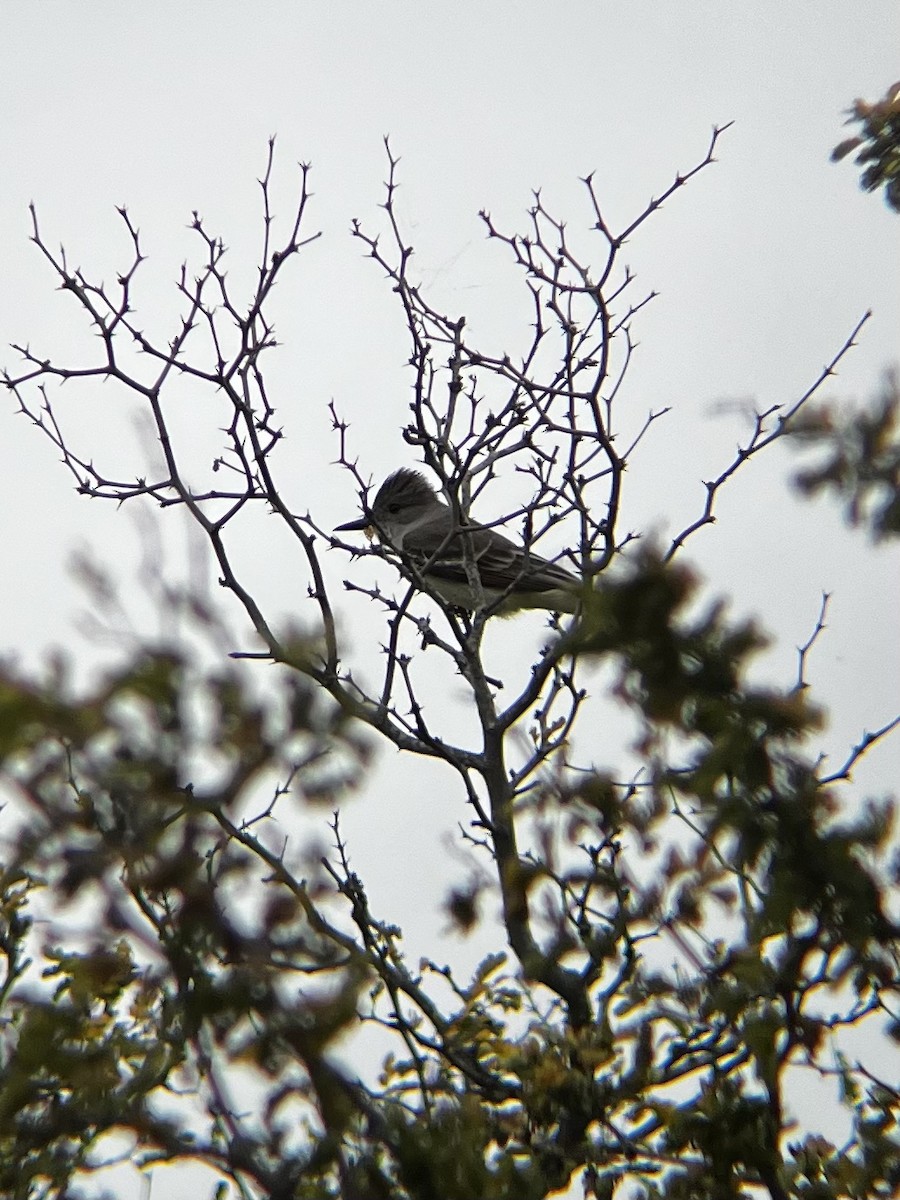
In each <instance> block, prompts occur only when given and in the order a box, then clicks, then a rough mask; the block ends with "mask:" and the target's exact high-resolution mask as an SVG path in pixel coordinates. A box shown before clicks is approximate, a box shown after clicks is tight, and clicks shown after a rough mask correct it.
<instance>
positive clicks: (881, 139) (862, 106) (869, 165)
mask: <svg viewBox="0 0 900 1200" xmlns="http://www.w3.org/2000/svg"><path fill="white" fill-rule="evenodd" d="M847 124H848V125H858V126H859V133H857V134H855V135H854V136H853V137H850V138H846V139H845V140H844V141H843V142H840V143H839V144H838V145H837V146H835V148H834V150H833V151H832V153H831V157H832V159H833V160H834V161H835V162H838V161H839V160H840V159H842V158H846V156H847V155H848V154H852V153H853V151H854V150H857V151H859V152H858V154H857V155H856V162H857V163H859V164H860V166H865V170H864V171H863V173H862V176H861V178H860V181H859V182H860V187H863V188H865V190H866V191H867V192H874V191H877V190H878V188H882V187H883V188H884V198H885V200H886V202H887V203H888V205H889V206H890V207H891V208H892V209H893V210H894V211H895V212H900V83H895V84H892V85H891V87H889V88H888V90H887V91H886V92H885V94H884V96H882V98H881V99H880V100H876V101H875V102H874V103H870V102H869V101H867V100H854V102H853V106H852V108H851V109H850V115H849V117H848V118H847Z"/></svg>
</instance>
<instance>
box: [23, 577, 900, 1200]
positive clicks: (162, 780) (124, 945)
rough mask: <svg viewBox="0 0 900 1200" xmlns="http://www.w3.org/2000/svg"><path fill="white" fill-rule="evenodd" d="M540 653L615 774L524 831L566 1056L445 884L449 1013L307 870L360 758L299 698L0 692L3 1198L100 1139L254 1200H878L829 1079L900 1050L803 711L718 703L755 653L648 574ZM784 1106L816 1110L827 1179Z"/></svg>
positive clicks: (882, 876)
mask: <svg viewBox="0 0 900 1200" xmlns="http://www.w3.org/2000/svg"><path fill="white" fill-rule="evenodd" d="M570 636H571V637H572V645H571V650H572V652H573V654H575V655H576V656H578V657H582V658H584V659H592V660H596V661H599V660H607V661H609V662H610V663H612V664H615V665H616V670H617V675H618V682H617V684H616V690H617V692H618V695H619V696H620V698H621V701H622V702H623V703H625V704H627V705H629V706H630V707H631V708H632V709H633V710H634V712H635V714H636V715H637V717H638V720H639V725H640V734H639V747H640V752H641V755H642V757H643V761H644V762H645V764H646V765H645V771H644V773H643V774H644V777H643V779H639V780H634V781H633V782H631V783H621V782H616V781H615V780H614V779H613V778H612V777H608V776H603V775H599V774H595V773H588V774H585V773H583V772H582V773H568V772H565V771H558V772H555V773H551V774H549V775H548V776H547V777H546V779H545V781H544V783H543V784H542V786H541V788H540V789H535V791H534V794H533V796H532V798H531V800H530V803H529V807H528V809H527V811H523V813H522V814H521V819H522V820H523V821H525V820H530V821H533V822H534V824H535V827H536V828H537V829H538V830H539V829H540V827H541V824H542V822H544V823H546V824H547V826H548V827H552V828H553V829H554V830H555V831H557V832H559V831H562V832H563V834H564V839H565V842H566V845H567V848H566V851H565V854H564V855H563V856H562V857H561V858H560V857H559V856H554V855H552V854H551V853H549V851H548V852H546V853H541V852H540V850H538V849H535V850H532V851H529V852H528V854H527V855H525V856H524V857H523V859H522V873H523V887H524V889H525V890H526V892H527V894H528V896H529V898H530V899H531V901H532V902H533V903H534V906H535V909H536V910H539V911H540V912H542V913H543V914H544V915H543V917H542V918H541V920H542V921H543V923H544V926H545V930H546V933H547V939H546V941H547V943H548V944H549V945H550V946H551V947H552V949H551V950H549V951H548V953H549V954H550V955H552V956H553V957H554V959H555V960H556V961H557V962H559V963H563V962H564V963H565V964H566V965H567V966H568V967H569V968H570V969H571V970H572V971H573V972H575V973H576V974H577V976H578V978H579V979H580V980H581V984H582V986H583V988H584V991H585V993H586V995H587V998H588V1000H589V1005H590V1012H591V1014H592V1019H591V1020H590V1021H589V1022H588V1023H587V1024H586V1025H578V1024H576V1023H574V1022H573V1021H572V1020H571V1019H570V1017H569V1016H568V1015H567V1012H568V1010H567V1009H565V1008H563V1007H561V1006H560V1004H559V1001H558V999H557V998H555V997H554V996H553V995H552V994H551V993H550V992H549V991H548V990H547V989H546V988H545V987H543V986H542V985H540V984H537V983H535V982H534V981H533V980H530V979H529V978H528V977H526V976H525V975H523V974H522V973H521V972H519V971H516V970H514V969H513V968H512V966H511V964H510V963H509V961H508V959H507V955H506V953H505V948H504V943H505V934H504V932H503V930H502V929H500V928H495V929H494V931H493V934H491V932H490V927H489V926H488V927H485V926H484V925H483V924H482V921H481V917H480V912H481V909H482V907H484V906H483V905H481V904H480V899H481V896H482V893H483V892H485V891H487V892H491V890H492V885H491V884H490V883H489V882H488V883H481V884H479V885H478V886H475V885H473V884H472V883H471V882H461V881H458V882H457V883H455V884H453V885H452V890H451V893H450V898H449V900H448V907H447V911H448V913H449V914H450V917H451V919H453V920H455V921H456V923H457V927H458V928H459V929H460V930H462V931H466V932H468V931H470V930H472V929H475V928H478V929H479V930H480V935H481V936H492V937H493V938H494V939H495V949H494V950H493V951H492V952H490V953H489V954H488V955H487V956H486V957H485V958H484V960H483V962H482V963H481V965H480V966H479V968H478V969H477V970H476V971H475V972H474V974H473V976H472V977H471V978H470V979H468V980H466V979H460V978H457V977H456V976H455V975H454V974H453V972H452V970H451V968H450V967H447V966H444V965H438V963H437V962H435V961H429V960H424V961H422V962H419V963H418V964H416V965H415V966H413V965H411V964H409V963H408V962H407V960H406V958H405V956H404V953H403V939H402V930H401V929H400V927H399V926H398V925H396V924H395V923H394V922H392V921H385V920H383V919H381V918H379V917H378V916H376V915H375V914H374V913H373V912H372V911H371V909H370V907H369V902H368V898H367V895H366V891H365V888H364V885H363V883H362V881H361V880H360V879H359V878H358V877H357V876H356V875H355V873H354V872H353V871H352V870H351V869H350V867H349V865H348V860H347V858H346V855H345V851H344V847H343V843H342V841H341V836H340V831H339V826H338V824H337V820H336V819H334V821H333V823H332V829H333V832H334V834H335V840H334V845H333V848H332V850H331V851H330V853H329V854H328V856H327V858H326V859H324V860H323V855H322V852H321V850H320V849H319V847H318V846H317V843H316V838H315V836H314V835H313V834H312V833H310V834H309V835H308V837H307V840H306V841H305V842H304V841H303V839H302V838H298V836H297V834H296V832H291V834H290V837H289V838H287V837H286V836H285V834H286V831H288V830H292V831H296V820H297V818H299V817H300V816H301V815H302V814H304V813H305V814H307V815H309V814H312V816H313V818H314V820H313V826H315V825H318V824H324V823H325V822H326V821H327V817H326V816H325V814H324V813H323V811H322V809H321V807H320V806H321V805H322V804H325V805H326V806H328V808H336V807H337V806H338V805H339V804H340V803H341V802H342V801H343V800H344V799H345V798H346V797H347V795H348V794H349V793H350V792H351V791H352V790H353V789H354V788H355V787H356V786H357V785H358V783H359V780H360V772H361V770H362V768H363V767H364V764H365V761H366V749H365V746H364V745H363V744H361V743H360V742H359V740H358V736H357V734H356V733H355V732H354V729H355V726H354V724H353V723H351V722H348V721H347V720H346V719H345V718H344V717H343V716H342V715H341V714H340V713H339V711H338V710H337V708H336V706H334V705H333V704H332V703H331V702H330V701H329V700H328V699H327V698H326V697H324V696H320V695H317V694H316V690H315V685H314V684H312V683H310V682H309V681H307V680H305V679H304V678H303V677H302V676H300V675H299V674H296V673H291V672H288V671H285V672H284V673H283V676H282V677H281V678H280V679H279V682H278V686H277V687H273V686H271V685H269V686H268V687H267V691H266V695H265V698H264V700H262V701H261V700H259V699H258V698H256V699H255V698H254V697H253V696H252V695H251V694H250V693H249V692H248V691H247V689H246V687H245V684H244V682H243V681H242V677H241V675H240V674H239V673H238V672H237V670H234V671H232V672H225V673H221V672H220V673H214V674H210V673H204V672H203V671H201V670H200V668H199V667H198V666H197V665H196V664H195V663H192V662H191V661H190V659H189V658H188V657H186V656H185V655H184V654H182V653H175V652H171V651H152V650H150V649H149V648H148V649H146V650H145V651H144V652H142V653H140V654H139V655H138V656H137V657H136V658H135V659H134V660H133V661H132V662H130V663H128V664H126V665H125V666H123V667H122V669H120V670H119V671H118V672H117V673H115V674H114V675H113V676H112V677H110V678H109V679H108V680H107V681H106V682H105V683H104V684H103V685H102V686H100V687H98V688H96V689H95V690H94V691H93V692H92V693H91V694H89V695H86V696H82V697H80V698H74V697H72V696H71V695H69V689H68V686H67V684H66V682H65V679H64V677H63V676H62V675H61V674H60V673H57V675H56V676H55V677H54V678H51V679H50V680H48V681H46V682H44V683H43V684H38V683H36V682H35V681H33V680H26V679H22V678H20V677H17V676H16V675H15V674H14V673H13V672H11V671H10V670H5V671H4V672H3V674H2V676H0V731H2V732H0V769H2V776H0V778H2V781H3V790H4V793H5V796H6V801H7V803H6V808H5V810H4V812H3V833H4V850H3V871H2V876H0V955H2V969H3V975H2V982H0V1019H2V1039H0V1063H2V1069H0V1194H2V1195H4V1196H10V1197H16V1198H22V1200H35V1198H37V1197H64V1196H65V1197H69V1196H74V1195H76V1194H81V1193H80V1192H79V1191H78V1187H80V1186H83V1185H84V1183H85V1178H86V1176H87V1175H88V1174H89V1173H90V1172H91V1171H92V1170H95V1169H96V1168H97V1166H99V1165H100V1164H102V1163H103V1162H104V1161H107V1160H108V1159H110V1158H113V1159H114V1158H115V1157H116V1155H121V1153H122V1151H121V1146H119V1147H118V1149H116V1150H115V1151H113V1150H112V1149H109V1145H110V1143H109V1142H108V1141H107V1140H106V1139H108V1135H110V1134H112V1133H118V1134H120V1135H125V1136H126V1137H127V1139H128V1146H129V1149H128V1151H127V1157H130V1158H131V1160H132V1161H133V1162H135V1163H139V1164H145V1165H146V1166H148V1167H149V1166H152V1165H153V1164H154V1163H156V1162H161V1161H164V1162H172V1161H177V1160H179V1159H184V1160H185V1161H201V1162H203V1163H205V1164H207V1165H208V1166H209V1167H210V1168H212V1169H213V1170H214V1171H215V1172H217V1173H218V1175H219V1176H220V1178H221V1179H222V1180H223V1181H227V1182H226V1183H225V1185H224V1186H225V1188H226V1189H227V1190H226V1191H222V1192H220V1194H221V1195H226V1194H232V1195H236V1196H248V1197H253V1196H256V1197H273V1198H276V1200H287V1198H288V1197H294V1198H301V1197H302V1198H308V1200H312V1198H322V1200H324V1198H326V1197H338V1196H340V1197H343V1198H345V1200H369V1198H371V1200H377V1198H390V1200H395V1198H396V1200H412V1198H416V1200H434V1197H437V1196H440V1197H442V1198H443V1200H472V1198H473V1197H479V1198H485V1200H489V1198H491V1197H495V1198H497V1200H500V1198H504V1197H509V1196H516V1197H523V1198H526V1200H528V1198H532V1197H533V1198H535V1200H537V1198H539V1197H544V1196H548V1195H550V1194H553V1193H554V1192H558V1191H559V1189H563V1188H565V1187H566V1186H567V1185H569V1183H570V1181H571V1182H575V1183H576V1184H577V1181H579V1180H580V1181H581V1185H582V1187H583V1189H584V1194H585V1195H587V1196H594V1197H612V1196H613V1195H618V1196H623V1197H624V1196H628V1197H644V1198H646V1200H651V1198H653V1200H662V1198H666V1200H680V1198H687V1197H693V1198H704V1197H708V1198H710V1200H719V1198H724V1197H737V1196H741V1195H747V1194H749V1193H748V1192H747V1190H746V1189H747V1188H749V1187H757V1188H762V1189H763V1190H764V1191H765V1192H767V1194H768V1195H770V1196H772V1197H776V1198H780V1197H798V1198H799V1197H805V1198H808V1200H811V1198H815V1200H828V1198H832V1197H835V1198H836V1197H853V1198H856V1200H862V1198H863V1197H879V1196H881V1197H888V1196H892V1195H896V1192H897V1188H898V1187H900V1092H898V1090H897V1088H896V1086H895V1076H892V1075H891V1072H890V1070H889V1068H888V1067H884V1074H885V1075H886V1076H887V1078H882V1077H880V1075H879V1071H878V1069H877V1068H878V1067H879V1062H878V1058H879V1056H878V1053H877V1052H876V1054H875V1055H874V1058H875V1062H874V1064H873V1063H869V1064H868V1065H866V1064H864V1063H863V1062H861V1061H857V1060H856V1059H855V1058H851V1057H850V1056H849V1055H845V1054H844V1053H843V1051H842V1050H841V1049H840V1038H841V1033H842V1031H843V1030H845V1029H848V1028H852V1027H857V1026H863V1025H866V1026H868V1027H869V1028H870V1029H871V1030H872V1035H873V1037H874V1039H875V1041H876V1045H877V1044H882V1045H885V1046H887V1045H888V1044H889V1037H890V1036H894V1037H896V1033H897V1029H898V1027H900V1025H898V1018H897V1003H898V999H900V978H898V977H900V929H898V926H897V923H896V912H897V887H898V867H897V862H898V859H897V842H896V837H895V832H894V828H893V817H894V809H893V804H892V803H890V802H888V801H878V802H875V801H869V802H866V803H864V804H859V803H856V802H854V803H848V802H847V797H846V796H845V795H844V792H845V789H846V786H847V785H846V778H845V777H846V776H849V774H850V771H849V769H847V770H846V771H844V772H837V773H835V774H833V775H832V776H826V775H824V774H823V773H822V766H821V764H820V763H819V762H818V761H817V760H816V758H815V756H814V755H810V754H809V753H808V751H807V750H806V747H807V745H808V743H809V741H810V739H811V738H812V736H813V735H814V733H815V731H816V729H817V728H818V725H819V714H818V712H817V711H816V709H815V708H814V707H813V705H812V703H811V701H810V699H809V697H808V690H807V689H805V688H799V687H795V688H791V689H789V690H786V691H778V690H777V689H773V688H761V687H758V686H755V685H751V684H750V683H748V681H747V668H748V664H749V662H750V661H751V660H752V656H753V655H754V654H755V653H756V652H757V651H758V650H759V648H760V647H761V646H762V645H763V644H764V640H765V639H764V638H763V637H762V635H761V634H760V632H759V631H758V630H756V629H755V628H754V627H753V626H752V625H749V624H746V623H745V624H739V625H733V624H730V623H729V622H728V620H727V618H726V615H725V613H724V610H723V608H722V607H721V606H720V605H712V606H710V607H709V608H707V609H706V610H705V611H698V601H697V592H696V582H695V580H694V579H693V578H692V576H691V574H690V572H689V571H687V570H686V569H684V568H683V567H679V568H676V567H672V566H664V565H663V564H662V563H661V562H660V561H659V560H658V559H656V558H655V557H654V556H653V555H651V554H645V555H644V557H643V559H642V560H641V561H640V562H637V563H636V564H635V566H634V567H633V569H632V570H631V572H630V574H628V575H623V576H621V577H620V578H619V579H618V580H616V581H614V582H612V583H611V584H610V585H609V587H608V588H607V589H605V590H604V591H603V592H602V593H601V594H600V595H598V597H597V599H596V607H592V608H591V610H590V611H589V612H588V613H587V614H586V615H585V619H584V621H583V623H582V625H581V627H580V629H579V630H578V631H577V632H575V633H574V634H572V635H570ZM542 844H543V843H542V842H541V839H540V837H538V838H537V840H536V845H537V846H538V847H539V846H541V845H542ZM892 854H893V855H894V861H893V865H892V862H891V855H892ZM398 883H400V886H402V882H400V881H398ZM493 886H496V885H493ZM415 902H416V901H415V897H412V896H410V897H408V898H407V900H406V901H404V902H402V903H401V910H402V908H403V906H404V904H413V903H415ZM441 957H442V956H441ZM448 985H449V986H448ZM361 1022H362V1024H363V1025H364V1026H365V1025H367V1024H374V1025H376V1026H377V1027H378V1028H379V1029H380V1030H381V1031H382V1034H383V1035H384V1034H387V1035H389V1036H390V1037H391V1038H392V1039H393V1041H394V1043H395V1047H394V1049H393V1050H392V1051H391V1052H390V1053H389V1054H388V1056H387V1058H386V1059H385V1060H384V1062H383V1065H382V1070H381V1073H380V1075H378V1076H377V1077H376V1076H375V1074H374V1072H372V1073H370V1074H369V1076H368V1077H367V1076H366V1072H365V1071H360V1072H359V1075H357V1074H355V1073H351V1072H350V1071H349V1070H348V1067H347V1054H346V1045H347V1037H348V1035H349V1034H350V1032H351V1031H354V1030H356V1033H355V1037H356V1038H359V1037H360V1036H361V1035H360V1033H359V1026H360V1023H361ZM351 1044H352V1043H351ZM359 1044H360V1045H361V1046H364V1045H365V1039H364V1038H363V1041H362V1042H361V1043H359ZM792 1073H795V1074H796V1073H805V1074H806V1075H808V1077H809V1078H810V1079H811V1080H814V1081H815V1082H816V1084H817V1086H819V1087H822V1088H824V1089H825V1092H826V1093H827V1094H829V1095H830V1096H831V1097H832V1098H833V1099H835V1100H839V1101H840V1103H842V1104H843V1106H844V1108H845V1110H846V1114H847V1130H848V1133H847V1137H846V1139H845V1140H843V1141H842V1142H841V1144H840V1146H836V1145H834V1144H832V1142H830V1141H828V1140H826V1138H825V1137H823V1136H822V1133H821V1132H820V1131H819V1130H818V1129H817V1128H816V1120H815V1110H813V1112H812V1113H806V1114H804V1115H803V1120H802V1123H801V1124H800V1125H798V1124H797V1123H796V1122H795V1119H794V1118H795V1116H796V1114H794V1113H793V1112H792V1111H791V1109H790V1108H789V1106H788V1103H787V1100H786V1098H785V1083H786V1080H787V1079H788V1077H789V1076H790V1075H791V1074H792ZM892 1080H893V1081H892ZM79 1180H80V1181H81V1183H80V1184H79Z"/></svg>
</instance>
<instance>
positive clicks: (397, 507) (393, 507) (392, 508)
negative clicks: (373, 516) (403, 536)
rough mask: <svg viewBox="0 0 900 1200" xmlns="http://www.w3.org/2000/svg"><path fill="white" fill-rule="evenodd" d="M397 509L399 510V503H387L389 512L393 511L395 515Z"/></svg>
mask: <svg viewBox="0 0 900 1200" xmlns="http://www.w3.org/2000/svg"><path fill="white" fill-rule="evenodd" d="M399 511H400V505H399V504H389V505H388V512H389V513H394V514H395V515H396V514H397V513H398V512H399Z"/></svg>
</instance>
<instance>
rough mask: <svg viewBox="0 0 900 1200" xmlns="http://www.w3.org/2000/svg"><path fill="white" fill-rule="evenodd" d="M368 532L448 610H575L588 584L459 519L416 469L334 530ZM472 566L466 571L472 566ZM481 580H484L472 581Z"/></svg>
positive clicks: (393, 480)
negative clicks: (402, 561) (404, 562)
mask: <svg viewBox="0 0 900 1200" xmlns="http://www.w3.org/2000/svg"><path fill="white" fill-rule="evenodd" d="M351 531H364V532H365V533H366V535H367V537H369V538H370V539H371V538H372V537H374V536H375V535H376V534H377V535H378V538H379V540H380V541H381V542H382V544H385V545H387V546H389V547H390V548H391V549H393V550H396V551H397V552H398V553H399V554H400V555H401V557H402V558H403V559H406V560H407V561H408V562H409V564H410V565H411V566H412V567H413V568H414V574H418V575H419V576H420V577H421V578H422V580H424V582H425V584H426V585H427V587H428V589H429V590H430V591H432V592H434V593H436V594H437V595H438V596H439V597H440V598H441V599H442V600H443V601H444V602H445V603H446V604H447V605H449V606H450V607H451V608H458V609H463V610H464V611H466V612H468V613H473V612H476V611H477V610H479V609H484V610H486V611H487V613H488V615H489V616H494V615H498V616H510V615H512V614H513V613H516V612H520V611H522V610H524V609H534V608H543V609H547V610H548V611H550V612H559V613H576V612H577V611H578V609H579V607H580V604H581V599H582V596H583V594H584V590H585V585H584V584H583V583H582V581H581V580H580V579H579V578H578V577H577V576H575V575H573V574H572V572H571V571H567V570H566V569H565V568H564V567H561V566H559V565H558V564H557V563H554V562H550V561H549V560H548V559H546V558H542V557H541V556H540V555H539V554H535V552H534V551H533V550H531V549H530V547H527V546H525V545H523V544H519V543H516V542H513V541H511V540H510V539H509V538H508V537H504V535H503V534H502V533H497V531H496V530H494V529H489V528H487V527H486V526H484V525H481V524H480V523H479V522H478V521H473V520H468V521H467V522H466V523H465V524H463V525H461V524H459V522H457V521H456V519H455V518H454V515H453V512H452V510H451V509H450V508H449V507H448V505H446V504H445V503H444V502H443V500H441V498H440V497H439V496H438V494H437V493H436V492H435V490H434V488H433V487H432V486H431V484H430V483H429V482H428V481H427V479H425V477H424V476H423V475H422V474H421V473H420V472H419V471H413V470H410V469H408V468H405V467H403V468H401V469H400V470H399V471H395V472H394V473H393V475H389V476H388V478H387V479H386V480H385V481H384V483H383V484H382V485H381V487H380V488H379V489H378V493H377V494H376V496H375V499H374V501H373V502H372V504H371V506H368V505H367V506H366V508H365V512H364V515H363V516H362V517H360V518H359V519H358V520H356V521H348V522H347V523H346V524H345V525H338V526H337V527H336V529H335V533H349V532H351ZM467 568H468V569H467ZM476 578H477V580H478V583H479V585H480V586H473V584H474V582H475V579H476Z"/></svg>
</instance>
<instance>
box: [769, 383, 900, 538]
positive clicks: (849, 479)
mask: <svg viewBox="0 0 900 1200" xmlns="http://www.w3.org/2000/svg"><path fill="white" fill-rule="evenodd" d="M788 435H789V436H790V437H792V438H793V439H794V440H795V441H796V442H798V443H799V444H800V445H801V447H803V448H807V447H811V448H814V449H816V450H820V451H822V452H823V456H822V458H821V459H820V461H819V462H817V463H816V464H815V465H813V466H810V467H806V468H804V469H803V470H802V471H799V472H798V473H797V475H796V476H795V477H794V482H795V483H796V485H797V487H799V488H800V490H801V491H802V492H803V493H804V494H805V495H807V496H815V495H817V494H819V493H820V492H826V493H827V492H832V493H834V494H835V495H836V496H837V497H838V498H839V499H840V500H842V501H843V504H844V511H845V513H846V517H847V520H848V521H849V522H850V524H851V525H854V526H858V525H862V526H864V527H866V528H868V529H869V531H870V532H871V534H872V536H873V537H874V538H875V539H876V540H881V539H884V538H891V537H896V536H897V535H898V534H900V384H898V378H897V373H896V371H890V372H888V373H887V374H886V375H885V378H884V382H883V384H882V388H881V391H880V393H879V395H877V396H876V397H875V398H874V399H873V401H872V402H871V403H870V404H869V405H868V406H866V407H865V408H861V409H856V410H854V409H848V408H847V407H846V406H845V405H842V404H840V403H837V402H831V403H826V404H819V405H810V406H808V407H806V408H804V409H802V410H801V412H800V413H798V414H797V416H796V417H794V418H793V420H792V421H791V422H790V425H789V428H788Z"/></svg>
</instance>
